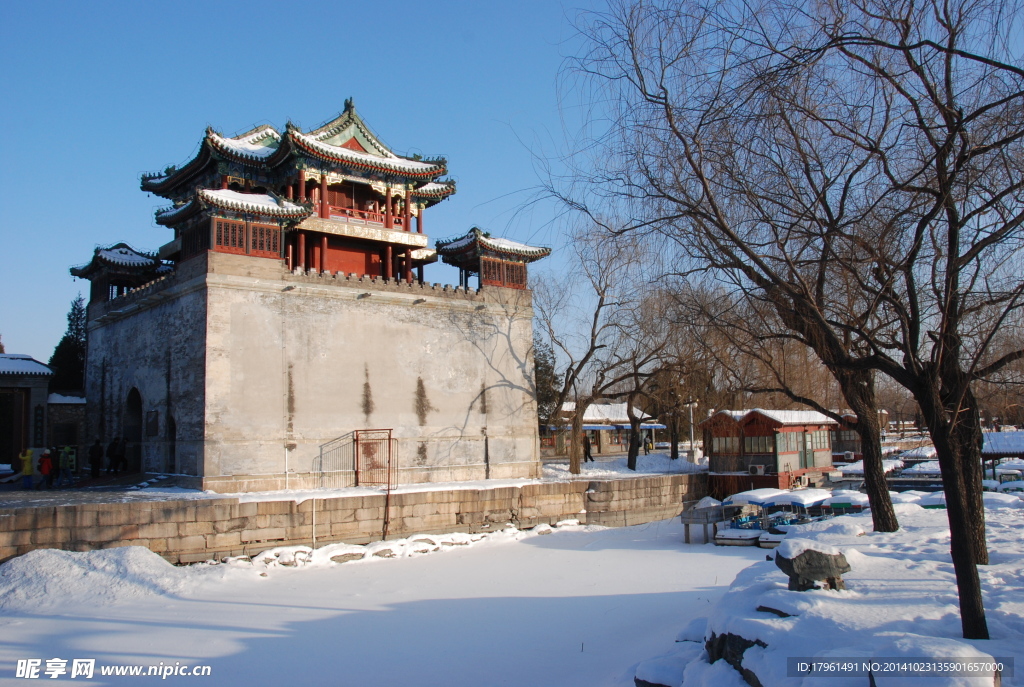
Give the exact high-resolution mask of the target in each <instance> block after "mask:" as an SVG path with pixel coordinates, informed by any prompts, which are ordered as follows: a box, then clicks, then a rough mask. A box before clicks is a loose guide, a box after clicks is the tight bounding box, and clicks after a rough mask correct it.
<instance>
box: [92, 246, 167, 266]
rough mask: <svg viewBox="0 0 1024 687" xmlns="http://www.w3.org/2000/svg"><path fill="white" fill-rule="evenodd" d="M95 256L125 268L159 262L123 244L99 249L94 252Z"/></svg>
mask: <svg viewBox="0 0 1024 687" xmlns="http://www.w3.org/2000/svg"><path fill="white" fill-rule="evenodd" d="M96 255H97V256H98V257H100V258H102V259H103V260H106V261H107V262H110V263H113V264H115V265H125V266H127V267H136V266H142V265H156V264H157V263H158V262H159V261H158V260H157V259H156V258H154V257H151V256H149V255H146V254H145V253H140V252H138V251H137V250H134V249H132V248H129V247H128V246H126V245H123V244H122V245H120V246H115V247H113V248H100V249H98V250H97V251H96Z"/></svg>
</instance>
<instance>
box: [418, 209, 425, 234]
mask: <svg viewBox="0 0 1024 687" xmlns="http://www.w3.org/2000/svg"><path fill="white" fill-rule="evenodd" d="M426 210H427V206H426V204H425V203H424V204H423V206H421V207H420V213H419V214H418V215H416V233H417V234H422V233H423V213H424V212H426Z"/></svg>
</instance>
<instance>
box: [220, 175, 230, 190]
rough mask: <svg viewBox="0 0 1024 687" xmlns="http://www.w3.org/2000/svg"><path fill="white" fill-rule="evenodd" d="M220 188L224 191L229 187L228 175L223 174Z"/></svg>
mask: <svg viewBox="0 0 1024 687" xmlns="http://www.w3.org/2000/svg"><path fill="white" fill-rule="evenodd" d="M220 187H221V188H222V189H226V188H227V187H228V175H227V174H221V175H220Z"/></svg>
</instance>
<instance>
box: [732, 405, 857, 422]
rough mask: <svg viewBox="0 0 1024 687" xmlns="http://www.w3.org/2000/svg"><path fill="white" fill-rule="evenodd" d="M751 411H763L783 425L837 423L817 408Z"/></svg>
mask: <svg viewBox="0 0 1024 687" xmlns="http://www.w3.org/2000/svg"><path fill="white" fill-rule="evenodd" d="M750 412H751V413H761V414H762V415H764V416H765V417H769V418H771V419H772V420H775V421H776V422H778V423H780V424H783V425H835V424H838V423H837V422H836V421H835V420H833V419H832V418H830V417H829V416H828V415H825V414H824V413H819V412H818V411H816V410H765V409H764V408H754V409H753V410H751V411H750Z"/></svg>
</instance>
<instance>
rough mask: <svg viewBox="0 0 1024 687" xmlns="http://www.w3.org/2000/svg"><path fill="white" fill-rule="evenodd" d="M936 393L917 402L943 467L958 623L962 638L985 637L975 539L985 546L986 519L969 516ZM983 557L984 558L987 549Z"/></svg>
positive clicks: (958, 462)
mask: <svg viewBox="0 0 1024 687" xmlns="http://www.w3.org/2000/svg"><path fill="white" fill-rule="evenodd" d="M937 395H938V394H937V393H936V394H929V393H927V392H925V393H921V394H920V395H919V397H918V403H919V404H920V406H921V413H922V415H923V416H924V420H925V422H927V423H928V432H929V434H930V435H931V438H932V443H933V444H934V445H935V452H936V453H937V455H938V459H939V469H940V470H941V471H942V489H943V491H944V492H945V494H946V518H947V519H948V521H949V539H950V554H951V556H952V558H953V570H954V572H955V573H956V585H957V592H958V594H959V597H960V625H961V628H962V629H963V635H964V639H988V637H989V635H988V623H987V622H986V620H985V607H984V605H983V603H982V598H981V580H980V579H979V578H978V567H977V561H978V557H977V551H978V546H977V544H978V541H977V540H979V539H980V546H981V547H982V548H984V547H985V522H984V519H983V518H982V519H981V522H980V529H979V523H978V519H977V517H972V514H971V512H970V508H969V506H968V503H969V501H970V499H969V497H968V495H967V494H966V492H965V488H966V481H965V479H964V473H965V472H966V470H965V469H964V467H965V466H964V464H963V461H962V456H961V455H960V453H961V451H960V446H959V445H958V444H957V442H956V439H957V438H958V437H956V436H955V434H954V432H953V431H952V427H951V426H950V423H948V422H947V420H946V409H945V408H944V407H943V406H942V404H941V402H939V400H938V399H937V398H936V396H937ZM985 560H987V553H986V557H985Z"/></svg>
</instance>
